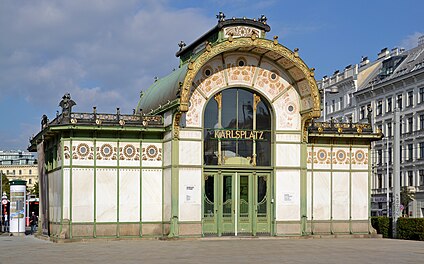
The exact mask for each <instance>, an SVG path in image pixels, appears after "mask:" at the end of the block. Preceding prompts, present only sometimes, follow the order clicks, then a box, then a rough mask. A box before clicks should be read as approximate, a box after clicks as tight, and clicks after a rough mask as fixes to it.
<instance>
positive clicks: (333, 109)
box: [331, 100, 336, 112]
mask: <svg viewBox="0 0 424 264" xmlns="http://www.w3.org/2000/svg"><path fill="white" fill-rule="evenodd" d="M335 106H336V102H335V101H334V100H331V112H334V111H336V110H335V109H336V108H335Z"/></svg>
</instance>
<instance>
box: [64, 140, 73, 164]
mask: <svg viewBox="0 0 424 264" xmlns="http://www.w3.org/2000/svg"><path fill="white" fill-rule="evenodd" d="M70 162H71V141H69V140H66V141H63V165H64V166H69V164H70Z"/></svg>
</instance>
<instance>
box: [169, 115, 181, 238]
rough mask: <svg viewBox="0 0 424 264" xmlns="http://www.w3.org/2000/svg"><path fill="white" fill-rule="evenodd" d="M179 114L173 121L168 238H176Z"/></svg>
mask: <svg viewBox="0 0 424 264" xmlns="http://www.w3.org/2000/svg"><path fill="white" fill-rule="evenodd" d="M180 117H181V114H180V113H176V114H175V116H174V120H173V124H172V125H173V138H172V143H171V150H172V158H171V166H172V169H171V226H170V230H169V235H168V236H169V237H178V233H179V232H178V196H179V192H178V184H179V183H178V182H179V181H178V178H179V143H180V142H179V122H180Z"/></svg>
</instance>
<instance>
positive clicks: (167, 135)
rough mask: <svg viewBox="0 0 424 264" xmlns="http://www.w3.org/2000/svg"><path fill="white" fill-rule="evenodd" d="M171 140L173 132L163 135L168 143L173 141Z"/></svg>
mask: <svg viewBox="0 0 424 264" xmlns="http://www.w3.org/2000/svg"><path fill="white" fill-rule="evenodd" d="M171 139H172V132H171V131H168V132H165V133H164V135H163V140H164V141H168V140H171Z"/></svg>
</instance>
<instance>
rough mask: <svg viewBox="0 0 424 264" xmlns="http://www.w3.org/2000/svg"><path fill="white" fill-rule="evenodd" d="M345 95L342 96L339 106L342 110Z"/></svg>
mask: <svg viewBox="0 0 424 264" xmlns="http://www.w3.org/2000/svg"><path fill="white" fill-rule="evenodd" d="M343 107H344V106H343V96H340V107H339V110H342V109H343Z"/></svg>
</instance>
